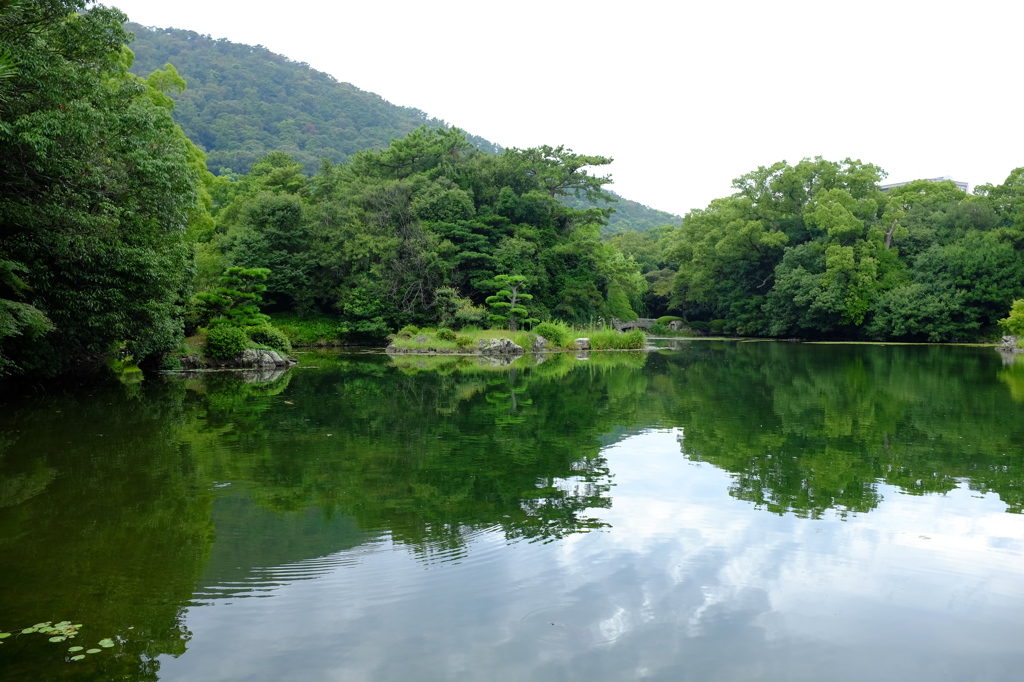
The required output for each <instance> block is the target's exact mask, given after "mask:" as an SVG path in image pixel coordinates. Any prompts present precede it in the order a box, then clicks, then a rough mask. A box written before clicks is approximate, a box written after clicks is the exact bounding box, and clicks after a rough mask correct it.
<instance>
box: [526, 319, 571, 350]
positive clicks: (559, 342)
mask: <svg viewBox="0 0 1024 682" xmlns="http://www.w3.org/2000/svg"><path fill="white" fill-rule="evenodd" d="M533 333H534V334H536V335H537V336H543V337H544V338H545V339H547V340H548V341H550V342H551V343H552V344H553V345H555V346H564V345H565V344H567V343H569V342H570V341H572V339H573V338H574V337H573V333H572V329H570V328H569V325H567V324H566V323H565V322H562V321H560V320H557V321H553V322H541V323H540V324H538V325H537V326H536V327H534V328H533Z"/></svg>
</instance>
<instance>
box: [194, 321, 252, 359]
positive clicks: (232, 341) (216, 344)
mask: <svg viewBox="0 0 1024 682" xmlns="http://www.w3.org/2000/svg"><path fill="white" fill-rule="evenodd" d="M248 347H249V337H248V336H247V335H246V333H245V330H244V329H242V328H241V327H236V326H233V325H229V324H222V325H219V326H217V327H213V328H212V329H210V330H209V331H208V332H207V333H206V341H205V343H204V344H203V353H204V354H205V355H206V356H207V357H211V358H214V359H216V360H230V359H231V358H236V357H238V356H239V355H241V354H242V351H244V350H245V349H246V348H248Z"/></svg>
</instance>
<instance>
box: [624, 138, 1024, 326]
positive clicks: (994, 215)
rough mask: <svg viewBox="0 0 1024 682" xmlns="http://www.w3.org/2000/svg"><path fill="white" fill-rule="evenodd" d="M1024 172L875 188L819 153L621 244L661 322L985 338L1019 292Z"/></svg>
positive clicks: (861, 167) (872, 169) (1023, 276)
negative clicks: (984, 182) (993, 179)
mask: <svg viewBox="0 0 1024 682" xmlns="http://www.w3.org/2000/svg"><path fill="white" fill-rule="evenodd" d="M1020 175H1021V174H1020V171H1019V170H1018V171H1014V173H1013V174H1011V176H1010V178H1009V179H1008V180H1007V182H1006V183H1005V184H1003V185H999V186H997V187H991V186H982V187H979V188H978V189H977V191H976V193H975V194H974V195H970V196H969V195H967V194H966V193H964V192H963V191H962V190H960V189H958V188H957V187H956V186H955V185H954V184H953V183H952V182H948V181H946V182H929V181H924V180H921V181H916V182H911V183H909V184H907V185H903V186H901V187H897V188H894V189H891V190H890V191H888V192H883V191H881V189H880V188H879V186H878V182H879V181H880V180H881V179H882V178H883V177H884V172H883V171H882V170H881V169H879V168H878V167H876V166H873V165H871V164H865V163H862V162H860V161H854V160H851V159H846V160H844V161H843V162H841V163H837V162H832V161H827V160H825V159H822V158H820V157H818V158H814V159H804V160H803V161H801V162H800V163H798V164H796V165H789V164H787V163H785V162H780V163H777V164H775V165H773V166H769V167H763V166H762V167H760V168H758V169H757V170H756V171H753V172H751V173H748V174H746V175H744V176H742V177H740V178H737V179H736V180H734V181H733V186H734V187H735V189H736V190H737V191H736V193H735V194H733V195H732V196H730V197H726V198H723V199H716V200H715V201H713V202H712V203H711V204H710V205H709V206H708V207H707V208H706V209H702V210H695V211H692V212H691V213H689V214H688V215H687V216H686V217H685V218H684V220H683V224H682V227H681V228H680V229H678V230H674V231H671V232H669V233H667V234H664V235H663V234H659V233H654V234H651V235H650V236H641V235H636V236H629V235H623V236H620V237H616V238H615V240H616V241H618V242H619V244H620V246H621V248H623V250H624V252H626V253H632V254H635V255H636V257H637V260H638V261H640V262H641V263H642V264H643V266H644V269H645V270H646V271H647V272H648V279H649V280H650V281H651V284H652V287H651V288H652V291H657V292H668V291H670V292H671V294H670V295H669V296H664V295H663V296H660V297H658V296H653V295H648V299H647V300H648V303H649V307H654V308H657V310H656V311H655V312H657V313H664V312H675V313H677V314H683V315H685V316H687V317H689V318H692V319H695V320H716V319H717V320H722V321H723V326H724V328H725V329H727V330H732V331H734V332H737V333H741V334H749V335H762V336H802V337H828V338H870V339H882V340H889V339H900V340H910V341H953V340H967V339H972V338H978V337H991V336H992V335H993V334H994V333H997V329H996V327H995V324H996V322H997V321H998V320H999V319H1000V318H1002V317H1004V316H1005V315H1006V311H1007V310H1008V309H1009V307H1010V304H1011V303H1012V301H1013V300H1014V299H1015V298H1019V297H1020V296H1021V295H1022V294H1024V253H1022V251H1021V249H1022V246H1024V244H1022V238H1024V220H1022V213H1021V210H1020V206H1021V199H1020V197H1021V184H1020V182H1019V178H1020Z"/></svg>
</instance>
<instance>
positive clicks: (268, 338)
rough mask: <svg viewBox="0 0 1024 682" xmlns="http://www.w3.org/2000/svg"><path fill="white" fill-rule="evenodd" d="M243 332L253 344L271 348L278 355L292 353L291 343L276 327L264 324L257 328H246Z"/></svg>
mask: <svg viewBox="0 0 1024 682" xmlns="http://www.w3.org/2000/svg"><path fill="white" fill-rule="evenodd" d="M245 332H246V334H248V335H249V340H251V341H252V342H253V343H258V344H261V345H264V346H267V347H268V348H273V349H274V350H276V351H278V352H279V353H291V352H292V343H291V341H289V340H288V337H287V336H286V335H285V333H284V332H283V331H281V330H280V329H278V328H277V327H274V326H271V325H269V324H264V325H260V326H259V327H247V328H246V330H245Z"/></svg>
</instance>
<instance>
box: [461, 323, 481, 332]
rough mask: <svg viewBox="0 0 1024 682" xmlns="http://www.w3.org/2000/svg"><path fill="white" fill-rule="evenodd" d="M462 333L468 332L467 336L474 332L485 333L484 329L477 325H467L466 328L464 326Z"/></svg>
mask: <svg viewBox="0 0 1024 682" xmlns="http://www.w3.org/2000/svg"><path fill="white" fill-rule="evenodd" d="M462 331H464V332H466V333H467V334H469V333H472V332H479V331H483V329H482V328H481V327H480V326H479V325H475V324H467V325H466V326H464V327H463V328H462Z"/></svg>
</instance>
